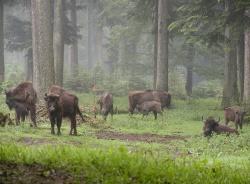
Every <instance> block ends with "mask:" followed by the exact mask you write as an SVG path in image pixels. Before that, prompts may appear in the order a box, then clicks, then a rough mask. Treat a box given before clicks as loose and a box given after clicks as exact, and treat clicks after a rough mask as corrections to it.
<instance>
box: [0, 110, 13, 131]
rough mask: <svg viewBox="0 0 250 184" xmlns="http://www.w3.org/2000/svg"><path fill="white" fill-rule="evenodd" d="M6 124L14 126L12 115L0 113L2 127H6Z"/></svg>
mask: <svg viewBox="0 0 250 184" xmlns="http://www.w3.org/2000/svg"><path fill="white" fill-rule="evenodd" d="M6 124H7V125H12V124H13V122H12V120H11V119H10V114H4V113H2V112H0V125H1V126H2V127H4V126H5V125H6Z"/></svg>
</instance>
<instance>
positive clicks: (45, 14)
mask: <svg viewBox="0 0 250 184" xmlns="http://www.w3.org/2000/svg"><path fill="white" fill-rule="evenodd" d="M50 6H51V4H50V0H32V1H31V10H32V48H33V82H34V87H35V89H36V90H37V92H38V96H39V98H42V97H43V95H44V93H45V92H46V91H47V90H48V88H49V87H50V86H51V85H53V84H54V83H55V75H54V59H53V39H52V38H53V36H52V35H53V31H52V22H51V7H50Z"/></svg>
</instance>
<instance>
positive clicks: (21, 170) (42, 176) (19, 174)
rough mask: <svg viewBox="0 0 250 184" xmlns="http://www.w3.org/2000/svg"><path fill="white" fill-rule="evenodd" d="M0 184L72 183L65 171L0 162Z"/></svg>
mask: <svg viewBox="0 0 250 184" xmlns="http://www.w3.org/2000/svg"><path fill="white" fill-rule="evenodd" d="M0 183H1V184H12V183H15V184H19V183H20V184H59V183H60V184H61V183H74V181H73V177H72V176H71V175H70V174H68V173H67V172H65V171H61V170H54V169H48V168H46V167H43V166H41V165H38V164H33V165H23V164H14V163H7V162H0Z"/></svg>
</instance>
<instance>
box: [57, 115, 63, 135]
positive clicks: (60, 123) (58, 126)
mask: <svg viewBox="0 0 250 184" xmlns="http://www.w3.org/2000/svg"><path fill="white" fill-rule="evenodd" d="M61 125H62V117H61V116H57V118H56V126H57V135H61Z"/></svg>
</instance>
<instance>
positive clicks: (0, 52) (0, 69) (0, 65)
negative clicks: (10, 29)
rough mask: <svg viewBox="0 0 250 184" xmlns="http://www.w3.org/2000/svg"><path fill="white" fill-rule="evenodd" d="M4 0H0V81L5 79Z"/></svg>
mask: <svg viewBox="0 0 250 184" xmlns="http://www.w3.org/2000/svg"><path fill="white" fill-rule="evenodd" d="M3 6H4V2H3V0H0V83H1V82H3V81H4V71H5V69H4V68H5V66H4V35H3V34H4V33H3V23H4V22H3V20H4V19H3V16H4V14H3V10H4V9H3Z"/></svg>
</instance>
